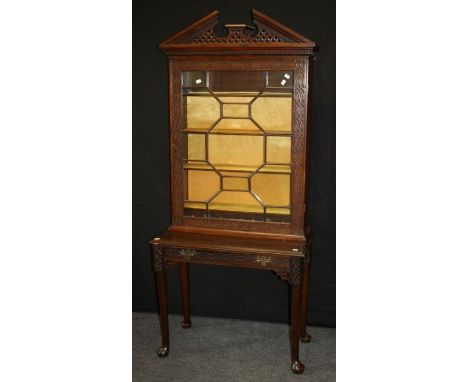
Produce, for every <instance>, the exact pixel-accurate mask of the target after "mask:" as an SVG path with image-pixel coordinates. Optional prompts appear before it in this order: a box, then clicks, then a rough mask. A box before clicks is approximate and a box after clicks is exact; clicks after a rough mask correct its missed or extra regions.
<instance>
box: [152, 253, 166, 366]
mask: <svg viewBox="0 0 468 382" xmlns="http://www.w3.org/2000/svg"><path fill="white" fill-rule="evenodd" d="M153 270H154V272H155V276H156V284H157V290H158V301H159V325H160V328H161V337H162V344H161V347H160V348H159V350H158V356H159V357H167V356H168V355H169V316H168V314H169V313H168V309H167V286H166V270H165V268H164V252H163V249H162V248H161V247H159V246H153Z"/></svg>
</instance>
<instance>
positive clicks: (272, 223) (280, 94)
mask: <svg viewBox="0 0 468 382" xmlns="http://www.w3.org/2000/svg"><path fill="white" fill-rule="evenodd" d="M252 16H253V24H254V25H253V26H249V25H244V24H228V25H225V28H226V30H227V33H226V35H225V36H218V35H217V34H216V33H215V31H214V27H215V25H216V23H217V18H218V12H217V11H214V12H212V13H210V14H209V15H207V16H205V17H204V18H202V19H200V20H199V21H197V22H195V23H193V24H192V25H190V26H189V27H187V28H186V29H184V30H182V31H181V32H179V33H177V34H176V35H174V36H172V37H170V38H169V39H168V40H166V41H165V42H163V43H162V44H161V45H160V48H161V49H162V51H163V52H164V53H165V54H166V55H167V56H168V59H169V100H170V137H171V141H170V145H171V148H170V149H171V217H172V222H171V226H170V227H169V228H168V230H167V231H166V232H163V233H161V234H159V235H158V236H157V237H155V238H154V239H153V240H151V241H150V245H151V248H152V254H153V268H154V272H155V275H156V283H157V289H158V299H159V309H160V325H161V336H162V346H161V348H160V350H159V352H158V354H159V356H161V357H165V356H167V355H168V353H169V328H168V310H167V296H166V275H165V272H166V269H168V268H170V267H171V266H174V265H178V266H179V269H180V277H181V283H182V291H183V304H184V321H183V323H182V325H183V327H184V328H190V327H191V319H190V297H189V268H188V267H189V264H190V263H200V264H208V265H220V266H232V267H244V268H257V269H265V270H270V271H274V272H276V274H277V275H279V276H280V277H281V278H282V279H283V280H285V281H287V282H288V283H289V284H290V291H291V304H290V306H291V343H290V346H291V359H292V360H291V362H292V370H293V372H295V373H302V372H303V370H304V366H303V365H302V363H301V362H300V360H299V339H301V340H302V342H310V339H311V338H310V336H309V335H308V334H307V332H306V314H307V293H308V283H309V248H310V244H311V239H312V233H311V232H309V231H308V230H307V228H306V226H305V221H306V219H305V213H306V201H307V189H306V184H307V183H308V182H307V177H308V166H307V163H308V160H307V157H308V155H307V153H308V148H307V130H308V124H307V110H308V107H307V104H308V93H309V65H310V63H311V62H312V60H311V58H313V57H314V56H315V52H314V48H315V43H314V42H312V41H310V40H308V39H307V38H305V37H303V36H301V35H299V34H298V33H296V32H294V31H292V30H291V29H289V28H287V27H285V26H283V25H281V24H280V23H278V22H276V21H274V20H272V19H271V18H269V17H267V16H265V15H263V14H262V13H260V12H258V11H256V10H252Z"/></svg>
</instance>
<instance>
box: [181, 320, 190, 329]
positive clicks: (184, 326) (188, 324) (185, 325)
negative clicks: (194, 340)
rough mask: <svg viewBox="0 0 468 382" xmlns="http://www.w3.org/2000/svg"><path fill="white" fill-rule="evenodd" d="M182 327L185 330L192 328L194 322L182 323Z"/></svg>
mask: <svg viewBox="0 0 468 382" xmlns="http://www.w3.org/2000/svg"><path fill="white" fill-rule="evenodd" d="M182 327H183V328H184V329H189V328H191V327H192V321H182Z"/></svg>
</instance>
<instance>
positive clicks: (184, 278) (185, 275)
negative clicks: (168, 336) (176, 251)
mask: <svg viewBox="0 0 468 382" xmlns="http://www.w3.org/2000/svg"><path fill="white" fill-rule="evenodd" d="M179 270H180V283H181V289H182V302H183V311H184V321H182V327H183V328H184V329H188V328H190V327H192V321H191V319H190V280H189V265H188V263H180V264H179Z"/></svg>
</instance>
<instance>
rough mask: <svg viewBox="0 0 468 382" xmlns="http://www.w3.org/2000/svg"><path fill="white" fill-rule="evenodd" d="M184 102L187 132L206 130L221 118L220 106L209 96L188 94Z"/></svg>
mask: <svg viewBox="0 0 468 382" xmlns="http://www.w3.org/2000/svg"><path fill="white" fill-rule="evenodd" d="M185 102H186V115H187V120H186V121H187V124H186V128H187V129H189V130H202V131H203V130H208V129H209V128H210V127H211V126H213V125H214V123H215V122H216V121H217V120H218V119H219V117H220V116H221V104H220V103H219V102H218V100H217V99H216V98H215V97H213V96H212V95H211V94H200V93H190V94H187V95H185Z"/></svg>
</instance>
